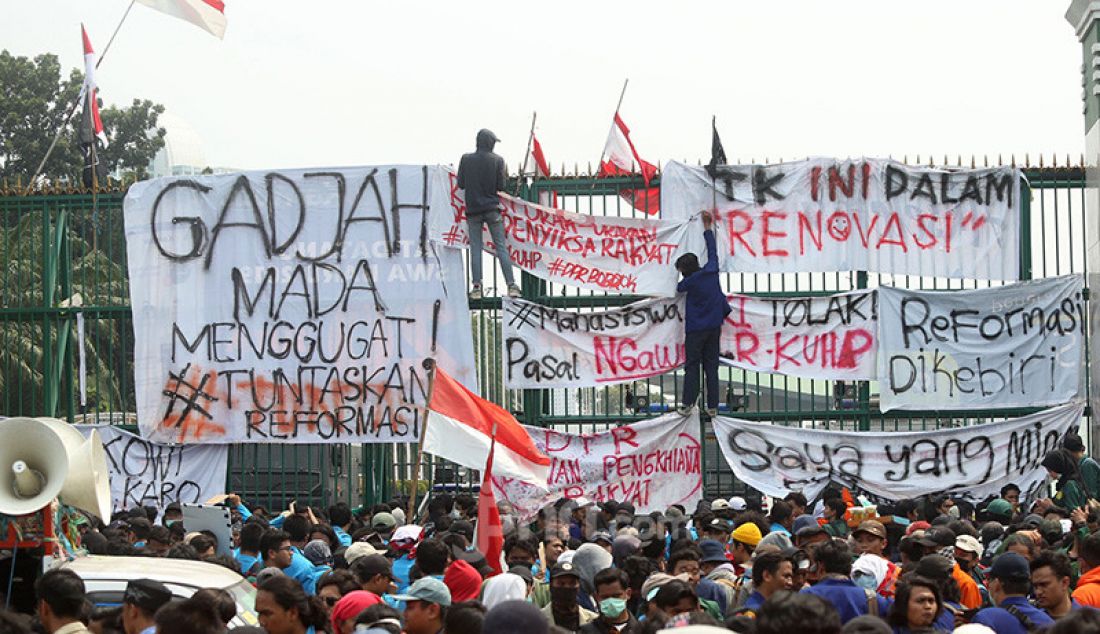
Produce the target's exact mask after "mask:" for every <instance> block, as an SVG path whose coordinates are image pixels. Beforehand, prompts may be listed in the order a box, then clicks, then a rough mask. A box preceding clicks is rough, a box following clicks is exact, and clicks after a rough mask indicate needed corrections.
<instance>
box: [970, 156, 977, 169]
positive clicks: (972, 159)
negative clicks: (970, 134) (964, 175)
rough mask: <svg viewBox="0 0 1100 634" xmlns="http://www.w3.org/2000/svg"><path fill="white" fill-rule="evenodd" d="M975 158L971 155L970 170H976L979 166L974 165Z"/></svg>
mask: <svg viewBox="0 0 1100 634" xmlns="http://www.w3.org/2000/svg"><path fill="white" fill-rule="evenodd" d="M974 158H975V157H974V155H973V154H971V155H970V169H974V168H975V167H977V165H975V163H974Z"/></svg>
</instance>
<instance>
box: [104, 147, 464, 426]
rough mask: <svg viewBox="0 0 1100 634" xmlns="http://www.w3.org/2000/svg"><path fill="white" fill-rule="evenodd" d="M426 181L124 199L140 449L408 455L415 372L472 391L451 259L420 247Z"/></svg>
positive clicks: (357, 179) (327, 180)
mask: <svg viewBox="0 0 1100 634" xmlns="http://www.w3.org/2000/svg"><path fill="white" fill-rule="evenodd" d="M437 169H438V168H432V167H427V166H382V167H357V168H342V169H323V170H285V171H273V172H245V173H240V174H226V175H218V176H196V177H190V178H162V179H157V180H152V181H145V182H142V183H138V184H137V185H135V186H133V187H131V188H130V190H129V192H128V194H127V195H126V201H125V204H124V209H125V218H126V251H127V255H128V258H129V267H130V294H131V299H132V304H133V312H134V334H135V364H134V374H135V387H136V390H137V410H138V425H139V427H140V429H141V433H142V435H143V436H144V437H145V438H147V439H149V440H153V441H156V442H168V443H201V442H207V443H230V442H275V443H316V442H341V443H347V442H413V441H415V440H417V438H418V436H419V434H420V427H421V424H422V416H423V406H424V405H425V396H426V393H427V389H428V373H427V370H426V369H425V367H424V361H425V360H426V359H428V358H434V359H435V360H436V361H437V362H438V363H439V367H441V368H443V369H444V370H446V372H447V373H448V374H450V375H451V376H453V377H455V378H456V379H458V380H460V381H462V382H463V383H465V384H466V385H467V386H470V387H472V388H476V373H475V371H474V354H473V344H472V339H471V336H470V316H469V312H468V309H467V305H466V287H465V282H464V280H463V279H462V257H461V253H460V252H459V251H457V250H455V249H448V248H446V247H443V246H441V245H436V244H435V243H432V242H431V241H430V240H429V235H428V229H429V220H430V218H431V214H432V210H433V207H434V206H435V204H436V203H437V202H438V201H434V200H432V199H431V198H430V193H431V191H432V189H431V183H432V182H433V178H434V177H433V176H432V174H433V173H434V172H435V171H436V170H437ZM442 203H443V204H444V205H445V206H446V204H447V201H446V200H444V201H442ZM446 208H447V209H449V206H448V207H446Z"/></svg>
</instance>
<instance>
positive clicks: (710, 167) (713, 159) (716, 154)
mask: <svg viewBox="0 0 1100 634" xmlns="http://www.w3.org/2000/svg"><path fill="white" fill-rule="evenodd" d="M710 127H711V137H710V162H709V163H707V174H710V177H711V178H717V177H718V166H719V165H726V164H727V163H728V161H727V160H726V150H725V148H723V147H722V139H721V137H719V136H718V125H717V124H716V123H715V121H714V120H713V119H711V122H710Z"/></svg>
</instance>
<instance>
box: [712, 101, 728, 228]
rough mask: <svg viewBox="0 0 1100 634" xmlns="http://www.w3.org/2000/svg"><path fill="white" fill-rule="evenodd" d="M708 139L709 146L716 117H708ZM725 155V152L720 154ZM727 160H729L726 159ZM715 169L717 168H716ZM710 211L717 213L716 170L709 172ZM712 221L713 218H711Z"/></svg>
mask: <svg viewBox="0 0 1100 634" xmlns="http://www.w3.org/2000/svg"><path fill="white" fill-rule="evenodd" d="M710 135H711V136H710V138H711V144H713V143H714V137H715V136H717V135H718V117H717V115H713V114H712V115H710ZM722 153H723V154H725V152H722ZM726 160H729V159H726ZM716 167H717V166H716ZM710 172H711V173H710V198H711V200H710V210H711V212H713V213H717V212H718V176H717V175H718V170H717V169H712V170H711V171H710ZM711 220H714V218H711Z"/></svg>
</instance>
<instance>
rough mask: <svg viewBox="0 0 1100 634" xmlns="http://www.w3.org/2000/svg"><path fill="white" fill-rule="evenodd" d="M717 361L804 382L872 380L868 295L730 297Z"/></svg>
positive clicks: (874, 346) (872, 303) (873, 316)
mask: <svg viewBox="0 0 1100 634" xmlns="http://www.w3.org/2000/svg"><path fill="white" fill-rule="evenodd" d="M730 307H731V308H732V309H733V312H731V313H730V314H729V315H728V316H727V317H726V323H725V324H724V325H723V326H722V340H721V343H720V344H719V346H720V348H719V359H720V360H721V362H722V363H724V364H726V365H732V366H735V367H738V368H744V369H746V370H756V371H759V372H776V373H780V374H786V375H789V376H800V377H805V378H809V379H831V380H857V379H873V378H875V356H876V352H877V350H878V343H877V338H878V332H877V328H876V326H875V321H876V320H877V309H876V296H875V292H874V291H873V290H860V291H851V292H847V293H837V294H835V295H823V296H820V297H813V296H808V297H749V296H746V295H731V296H730Z"/></svg>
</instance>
